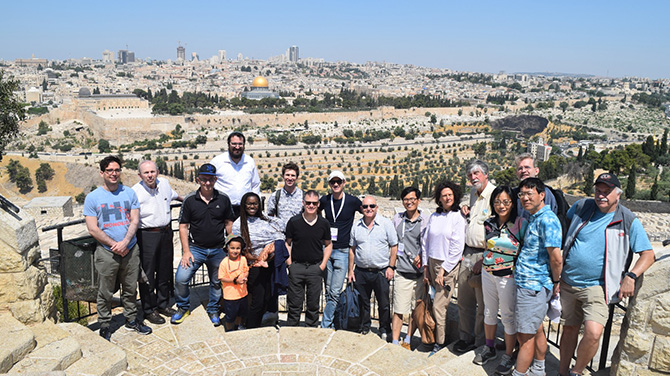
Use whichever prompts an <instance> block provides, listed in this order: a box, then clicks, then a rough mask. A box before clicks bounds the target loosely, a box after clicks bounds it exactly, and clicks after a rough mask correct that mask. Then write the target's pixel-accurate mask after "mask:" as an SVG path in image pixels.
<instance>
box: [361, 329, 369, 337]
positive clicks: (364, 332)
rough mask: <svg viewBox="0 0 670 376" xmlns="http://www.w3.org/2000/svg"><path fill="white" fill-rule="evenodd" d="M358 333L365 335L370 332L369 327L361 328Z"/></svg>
mask: <svg viewBox="0 0 670 376" xmlns="http://www.w3.org/2000/svg"><path fill="white" fill-rule="evenodd" d="M359 333H361V334H362V335H366V334H368V333H370V328H365V329H361V330H360V332H359Z"/></svg>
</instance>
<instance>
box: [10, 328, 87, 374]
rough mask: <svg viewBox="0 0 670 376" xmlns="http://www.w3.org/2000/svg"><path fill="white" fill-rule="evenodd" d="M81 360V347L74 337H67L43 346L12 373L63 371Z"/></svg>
mask: <svg viewBox="0 0 670 376" xmlns="http://www.w3.org/2000/svg"><path fill="white" fill-rule="evenodd" d="M80 358H81V346H80V345H79V342H78V341H77V340H76V339H75V338H73V337H65V338H62V339H59V340H56V341H53V342H51V343H48V344H46V345H44V346H42V347H41V348H39V349H36V350H35V351H33V352H31V353H30V354H29V355H28V356H26V357H25V358H23V359H22V360H21V361H19V362H18V363H16V364H15V365H14V367H12V369H11V370H10V371H11V373H20V374H25V373H43V372H51V371H63V370H65V369H66V368H67V367H69V366H70V365H72V364H73V363H74V362H76V361H77V360H79V359H80Z"/></svg>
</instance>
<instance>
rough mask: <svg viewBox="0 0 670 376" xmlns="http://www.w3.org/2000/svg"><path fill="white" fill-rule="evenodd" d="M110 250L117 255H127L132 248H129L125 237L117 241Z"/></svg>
mask: <svg viewBox="0 0 670 376" xmlns="http://www.w3.org/2000/svg"><path fill="white" fill-rule="evenodd" d="M110 250H111V251H112V252H114V253H116V254H117V255H119V256H121V257H123V256H125V255H127V254H128V252H130V250H129V249H128V241H127V240H126V239H123V240H121V241H120V242H116V243H114V244H112V246H111V247H110Z"/></svg>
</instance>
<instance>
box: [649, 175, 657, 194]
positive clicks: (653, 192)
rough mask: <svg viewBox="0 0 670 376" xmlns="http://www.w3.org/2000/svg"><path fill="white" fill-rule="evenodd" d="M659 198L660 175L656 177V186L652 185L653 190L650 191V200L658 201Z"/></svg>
mask: <svg viewBox="0 0 670 376" xmlns="http://www.w3.org/2000/svg"><path fill="white" fill-rule="evenodd" d="M656 197H658V174H656V176H654V184H652V185H651V190H650V191H649V199H651V200H656Z"/></svg>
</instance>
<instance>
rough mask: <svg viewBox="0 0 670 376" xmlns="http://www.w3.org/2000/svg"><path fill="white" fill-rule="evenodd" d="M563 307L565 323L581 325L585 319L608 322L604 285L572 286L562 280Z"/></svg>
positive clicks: (604, 323) (602, 322) (600, 322)
mask: <svg viewBox="0 0 670 376" xmlns="http://www.w3.org/2000/svg"><path fill="white" fill-rule="evenodd" d="M561 307H562V311H563V314H562V315H561V316H562V319H563V320H564V321H565V325H569V326H581V325H582V323H583V322H584V321H594V322H597V323H598V324H600V325H602V326H605V325H606V324H607V316H608V314H609V308H608V307H607V303H606V302H605V292H604V291H603V287H602V286H590V287H572V286H570V285H569V284H567V283H566V282H563V281H561Z"/></svg>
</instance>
